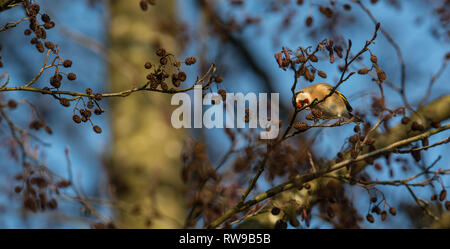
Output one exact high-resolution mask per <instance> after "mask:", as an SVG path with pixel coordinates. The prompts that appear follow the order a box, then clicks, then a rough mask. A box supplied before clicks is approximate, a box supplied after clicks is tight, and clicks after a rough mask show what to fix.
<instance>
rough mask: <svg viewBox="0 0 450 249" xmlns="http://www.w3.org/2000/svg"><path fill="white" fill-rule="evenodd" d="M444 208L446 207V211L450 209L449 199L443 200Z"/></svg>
mask: <svg viewBox="0 0 450 249" xmlns="http://www.w3.org/2000/svg"><path fill="white" fill-rule="evenodd" d="M445 209H447V211H450V201H446V202H445Z"/></svg>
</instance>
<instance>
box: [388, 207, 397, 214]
mask: <svg viewBox="0 0 450 249" xmlns="http://www.w3.org/2000/svg"><path fill="white" fill-rule="evenodd" d="M389 213H390V214H391V215H393V216H395V215H396V214H397V210H395V208H394V207H391V208H389Z"/></svg>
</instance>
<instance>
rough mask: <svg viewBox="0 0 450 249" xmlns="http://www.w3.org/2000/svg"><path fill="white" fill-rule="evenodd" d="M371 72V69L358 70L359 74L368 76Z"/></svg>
mask: <svg viewBox="0 0 450 249" xmlns="http://www.w3.org/2000/svg"><path fill="white" fill-rule="evenodd" d="M369 71H370V69H368V68H361V69H359V70H358V73H359V74H367V73H369Z"/></svg>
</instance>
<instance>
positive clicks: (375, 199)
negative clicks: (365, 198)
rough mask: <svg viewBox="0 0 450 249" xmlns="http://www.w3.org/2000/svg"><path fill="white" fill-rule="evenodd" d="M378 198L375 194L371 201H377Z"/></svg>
mask: <svg viewBox="0 0 450 249" xmlns="http://www.w3.org/2000/svg"><path fill="white" fill-rule="evenodd" d="M377 201H378V198H377V197H376V196H373V197H371V198H370V202H377Z"/></svg>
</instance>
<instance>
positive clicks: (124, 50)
mask: <svg viewBox="0 0 450 249" xmlns="http://www.w3.org/2000/svg"><path fill="white" fill-rule="evenodd" d="M109 8H110V14H111V18H110V26H109V39H110V40H109V42H110V47H109V52H108V54H109V60H110V62H111V64H110V67H109V69H110V70H109V82H110V85H109V86H110V87H109V88H110V90H111V91H119V90H124V89H129V88H131V87H133V84H138V85H141V84H143V83H145V82H146V79H145V76H146V74H148V73H149V70H147V69H145V68H144V63H145V62H146V61H150V62H152V63H153V64H155V63H156V64H157V62H158V60H159V59H158V58H157V56H156V55H155V48H156V47H157V46H159V45H155V44H160V46H161V47H164V48H165V49H166V50H167V51H169V52H174V49H175V39H174V37H173V36H172V35H170V34H167V33H164V31H161V30H159V28H160V27H161V25H160V24H161V22H164V21H166V22H168V21H171V20H173V19H174V18H175V4H174V1H172V0H170V1H169V0H165V1H158V2H157V4H156V5H154V6H151V5H150V6H149V8H148V10H147V11H142V10H141V9H140V7H139V4H138V2H137V1H127V0H115V1H109ZM110 105H111V107H110V113H109V117H110V121H111V122H110V124H111V129H112V141H111V142H112V143H111V148H112V150H111V155H110V158H109V160H108V162H107V165H108V166H107V170H108V174H109V177H110V183H111V185H112V187H113V188H112V189H113V193H114V194H115V197H116V199H117V201H118V208H117V213H116V215H117V217H116V221H117V226H118V227H123V228H144V227H151V228H177V227H181V226H183V224H184V219H185V216H186V210H185V206H184V198H183V193H182V191H183V183H182V181H181V173H180V172H181V163H180V160H179V158H180V157H179V155H180V151H181V148H182V138H183V136H182V133H181V132H180V131H177V130H175V129H174V128H172V125H171V124H170V98H169V96H168V95H163V94H160V93H150V92H138V93H135V94H133V95H132V96H129V97H126V98H120V99H113V100H111V102H110Z"/></svg>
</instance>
